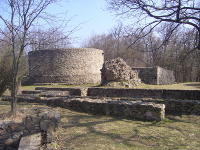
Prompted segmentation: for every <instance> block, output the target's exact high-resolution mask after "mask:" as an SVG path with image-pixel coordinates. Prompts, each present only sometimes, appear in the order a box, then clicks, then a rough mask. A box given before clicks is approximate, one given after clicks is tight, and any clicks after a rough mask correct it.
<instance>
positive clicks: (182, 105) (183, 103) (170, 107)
mask: <svg viewBox="0 0 200 150" xmlns="http://www.w3.org/2000/svg"><path fill="white" fill-rule="evenodd" d="M154 102H155V101H154ZM159 103H162V104H165V106H166V107H165V111H166V114H172V115H200V101H197V100H166V101H163V102H159Z"/></svg>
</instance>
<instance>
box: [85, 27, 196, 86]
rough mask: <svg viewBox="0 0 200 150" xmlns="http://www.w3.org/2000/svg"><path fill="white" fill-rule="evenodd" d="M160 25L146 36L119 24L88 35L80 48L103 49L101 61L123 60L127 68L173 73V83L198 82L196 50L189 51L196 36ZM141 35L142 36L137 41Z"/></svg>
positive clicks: (184, 30)
mask: <svg viewBox="0 0 200 150" xmlns="http://www.w3.org/2000/svg"><path fill="white" fill-rule="evenodd" d="M172 28H174V25H173V24H164V25H162V26H161V27H160V28H158V29H157V30H156V31H155V32H151V33H149V34H148V35H145V32H144V33H141V32H138V29H132V28H130V27H127V26H123V25H122V24H119V25H118V26H117V27H114V28H113V29H112V30H111V31H110V32H109V33H107V34H100V35H94V36H92V37H91V38H90V39H89V40H88V41H86V42H85V43H84V44H83V46H84V47H94V48H98V49H102V50H104V54H105V59H106V60H107V59H113V58H116V57H121V58H123V59H124V60H125V61H126V62H127V63H128V64H129V65H130V66H132V67H133V66H135V67H151V66H161V67H163V68H166V69H170V70H173V71H174V72H175V77H176V81H177V82H188V81H200V51H198V50H196V49H193V47H194V45H195V42H196V39H195V38H196V34H195V32H194V31H193V30H192V29H185V28H179V29H176V30H175V31H174V32H173V33H170V34H171V35H170V38H167V37H168V36H169V35H168V34H169V31H170V30H171V29H172ZM141 35H145V36H143V37H142V38H141Z"/></svg>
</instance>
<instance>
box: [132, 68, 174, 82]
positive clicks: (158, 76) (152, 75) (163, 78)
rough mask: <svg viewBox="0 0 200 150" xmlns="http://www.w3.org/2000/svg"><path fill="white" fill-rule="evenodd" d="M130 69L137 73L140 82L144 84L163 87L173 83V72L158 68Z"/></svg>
mask: <svg viewBox="0 0 200 150" xmlns="http://www.w3.org/2000/svg"><path fill="white" fill-rule="evenodd" d="M132 69H133V70H137V71H138V73H139V77H140V78H141V80H142V82H144V83H146V84H158V85H164V84H174V83H175V77H174V72H173V71H171V70H167V69H164V68H161V67H159V66H156V67H133V68H132Z"/></svg>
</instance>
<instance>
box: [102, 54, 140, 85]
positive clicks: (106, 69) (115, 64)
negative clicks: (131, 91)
mask: <svg viewBox="0 0 200 150" xmlns="http://www.w3.org/2000/svg"><path fill="white" fill-rule="evenodd" d="M101 72H102V85H109V84H110V83H112V82H115V83H117V82H119V83H121V82H125V83H126V84H125V85H128V87H133V86H136V85H138V84H140V83H141V80H140V78H139V77H138V72H137V71H136V70H132V68H131V67H130V66H128V65H127V64H126V62H125V61H124V60H123V59H122V58H119V57H118V58H115V59H111V60H108V61H106V62H105V63H104V65H103V69H102V70H101ZM113 85H114V84H113Z"/></svg>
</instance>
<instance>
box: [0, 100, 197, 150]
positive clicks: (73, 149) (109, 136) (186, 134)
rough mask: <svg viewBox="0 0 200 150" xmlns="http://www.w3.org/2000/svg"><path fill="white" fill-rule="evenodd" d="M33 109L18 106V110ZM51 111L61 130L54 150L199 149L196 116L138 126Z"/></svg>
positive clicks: (1, 106) (5, 107) (1, 107)
mask: <svg viewBox="0 0 200 150" xmlns="http://www.w3.org/2000/svg"><path fill="white" fill-rule="evenodd" d="M36 105H37V104H35V105H32V104H27V103H20V104H19V108H23V107H26V108H29V107H34V106H36ZM38 106H41V105H37V107H38ZM41 107H44V106H41ZM53 109H57V110H59V111H60V112H61V114H62V116H61V117H62V121H61V127H60V128H59V129H58V130H57V131H56V132H55V136H54V142H53V143H51V147H53V149H54V150H199V149H200V148H199V147H200V116H167V119H165V120H164V121H162V122H142V121H133V120H127V119H123V118H113V117H108V116H96V115H91V114H86V113H79V112H75V111H70V110H68V109H63V108H53ZM6 111H9V103H7V102H2V101H0V114H1V113H4V112H6Z"/></svg>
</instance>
